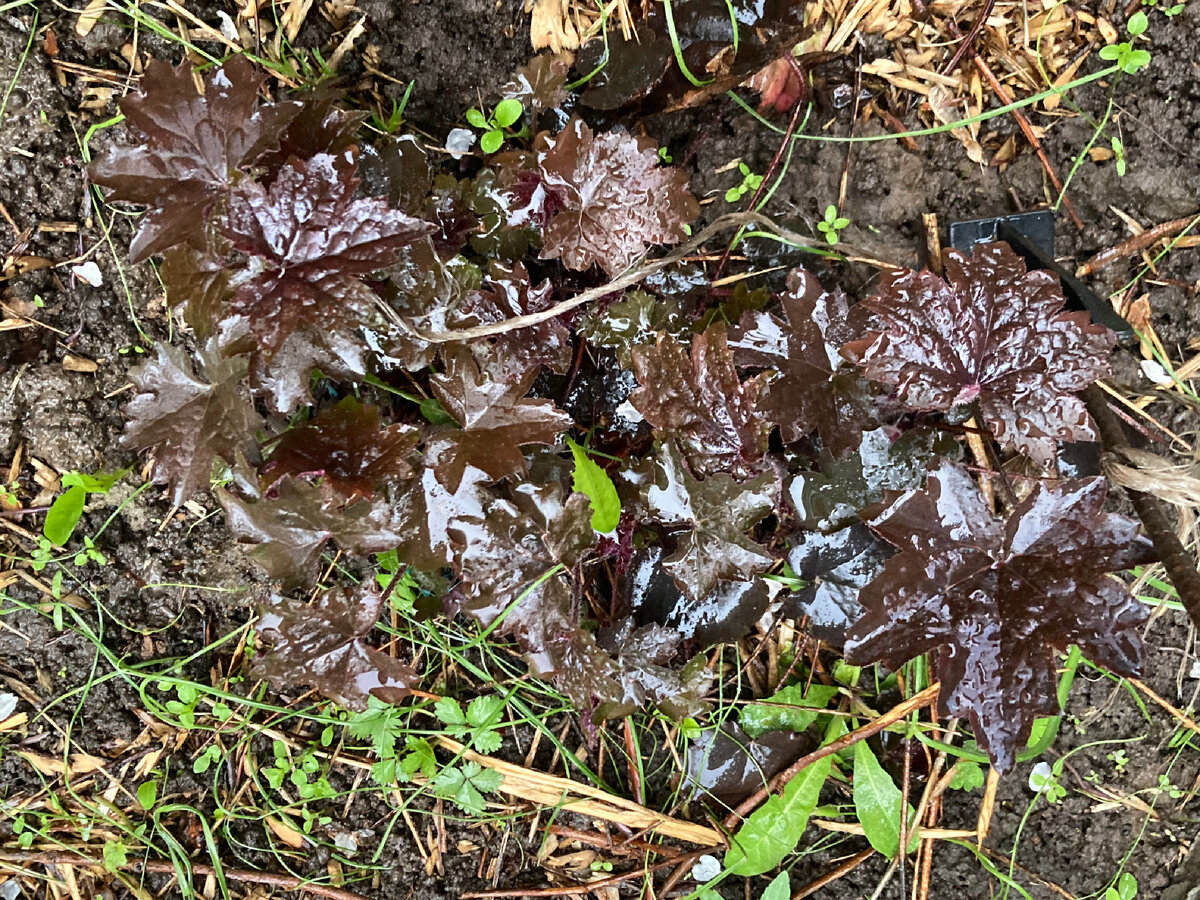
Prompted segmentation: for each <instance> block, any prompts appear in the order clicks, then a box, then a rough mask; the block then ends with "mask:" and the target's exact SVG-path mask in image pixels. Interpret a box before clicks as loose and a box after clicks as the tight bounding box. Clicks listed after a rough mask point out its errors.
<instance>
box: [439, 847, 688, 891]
mask: <svg viewBox="0 0 1200 900" xmlns="http://www.w3.org/2000/svg"><path fill="white" fill-rule="evenodd" d="M707 852H708V850H707V849H704V850H694V851H692V852H691V853H688V854H686V856H688V857H691V860H690V861H691V862H695V861H696V860H698V859H699V858H700V857H701V856H703V855H704V854H705V853H707ZM679 860H680V857H678V856H673V857H671V858H670V859H664V860H660V861H659V862H656V863H652V864H650V865H648V866H644V867H643V868H640V869H633V870H631V871H629V872H626V873H624V874H623V875H612V876H610V877H608V878H601V879H600V880H598V881H589V882H587V883H586V884H563V885H558V886H557V887H549V888H517V889H516V890H505V891H467V892H466V893H465V894H459V896H460V897H462V898H463V900H467V898H469V897H475V898H484V897H565V896H568V895H570V894H588V893H592V892H594V891H598V890H600V889H601V888H606V887H615V886H616V885H618V884H624V883H625V882H626V881H629V880H630V879H631V878H638V877H639V876H641V875H644V874H646V873H647V872H653V871H654V870H656V869H663V868H666V867H667V866H673V865H675V864H676V863H677V862H679ZM687 861H688V860H685V864H686V862H687Z"/></svg>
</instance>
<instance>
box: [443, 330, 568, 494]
mask: <svg viewBox="0 0 1200 900" xmlns="http://www.w3.org/2000/svg"><path fill="white" fill-rule="evenodd" d="M446 356H447V359H446V371H445V372H444V373H442V374H440V375H437V376H435V377H434V378H433V379H432V382H431V385H432V387H433V393H434V396H435V397H437V399H438V401H439V402H440V403H441V404H442V407H443V408H444V409H445V410H446V412H448V413H449V414H450V416H451V417H452V418H453V419H454V421H455V422H457V423H458V424H459V426H460V428H459V429H458V430H448V431H444V432H442V433H441V434H439V435H438V436H437V437H436V438H434V439H433V440H432V441H431V444H430V448H429V456H430V458H431V459H433V460H435V467H436V470H437V476H438V480H439V481H441V482H442V483H443V484H444V485H446V487H447V488H449V489H450V490H451V491H454V490H456V489H457V488H458V485H459V482H460V481H461V480H462V477H463V472H464V471H465V470H466V469H467V467H468V466H474V467H475V468H477V469H481V470H482V471H484V472H486V473H487V474H488V475H489V476H490V477H491V478H492V479H493V480H495V481H498V480H500V479H501V478H506V477H508V476H510V475H519V474H523V473H524V472H525V457H524V455H522V453H521V447H523V446H528V445H529V444H553V443H554V442H555V441H556V440H557V439H558V436H559V435H560V434H561V433H562V432H563V431H565V430H566V429H567V428H568V427H569V426H570V424H571V419H570V417H569V416H567V415H566V414H565V413H563V412H561V411H559V410H558V409H556V408H555V406H554V403H553V401H550V400H535V399H530V398H527V397H526V396H525V394H526V393H527V392H528V391H529V388H530V385H532V384H533V379H534V377H535V376H536V375H537V372H536V371H530V372H527V373H526V374H525V375H524V376H523V377H522V378H520V379H518V380H517V381H514V382H505V381H497V380H495V379H493V378H492V377H491V375H490V374H489V373H488V372H485V371H482V370H481V369H480V368H479V364H478V363H477V362H476V361H475V358H474V357H473V356H472V355H471V353H470V352H469V351H467V350H465V349H464V348H455V349H454V350H450V351H448V352H447V354H446Z"/></svg>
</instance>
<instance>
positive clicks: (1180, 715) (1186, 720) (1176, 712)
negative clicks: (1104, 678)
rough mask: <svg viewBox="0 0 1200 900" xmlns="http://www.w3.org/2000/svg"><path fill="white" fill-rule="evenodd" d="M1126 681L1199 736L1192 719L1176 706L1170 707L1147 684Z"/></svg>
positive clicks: (1197, 728) (1198, 729) (1198, 726)
mask: <svg viewBox="0 0 1200 900" xmlns="http://www.w3.org/2000/svg"><path fill="white" fill-rule="evenodd" d="M1128 681H1129V683H1130V684H1132V685H1133V686H1134V687H1135V688H1137V689H1138V690H1139V691H1141V692H1142V693H1143V694H1145V695H1146V696H1147V697H1149V698H1150V699H1151V700H1153V701H1154V702H1155V703H1157V704H1158V705H1159V706H1161V707H1162V708H1163V709H1165V710H1166V711H1167V712H1169V713H1170V714H1171V715H1172V716H1174V717H1175V718H1176V719H1178V720H1179V724H1180V725H1182V726H1183V727H1185V728H1189V729H1191V730H1192V731H1194V732H1196V734H1200V725H1197V724H1196V723H1195V722H1194V721H1193V720H1192V718H1191V717H1190V716H1188V714H1187V713H1185V712H1184V711H1183V710H1182V709H1179V708H1178V707H1176V706H1172V705H1171V704H1170V703H1169V702H1168V701H1167V700H1165V699H1163V698H1162V697H1161V696H1159V695H1158V694H1157V693H1156V692H1155V691H1154V689H1153V688H1151V687H1150V686H1149V685H1147V684H1144V683H1143V682H1141V681H1140V680H1139V679H1137V678H1130V679H1128Z"/></svg>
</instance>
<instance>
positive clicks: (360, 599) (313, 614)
mask: <svg viewBox="0 0 1200 900" xmlns="http://www.w3.org/2000/svg"><path fill="white" fill-rule="evenodd" d="M382 606H383V598H382V596H380V594H379V592H378V591H377V590H375V588H374V587H373V586H371V583H370V582H369V581H363V582H362V584H360V585H358V586H357V587H354V588H336V589H334V590H331V591H325V592H323V593H321V594H319V595H318V596H317V598H316V600H315V601H314V602H312V603H306V602H304V601H303V600H296V599H293V598H290V597H282V596H279V595H278V594H275V595H272V603H271V605H269V606H266V607H264V608H263V610H262V618H261V619H259V622H258V624H257V625H256V626H255V632H256V634H257V636H258V640H259V641H261V642H262V644H264V645H265V649H263V648H262V647H261V645H260V650H259V652H258V653H257V654H255V657H254V669H255V672H256V674H257V675H259V676H260V677H262V678H266V679H269V680H271V681H274V682H275V683H276V684H287V685H295V684H308V685H312V686H313V687H314V688H316V689H317V690H318V691H320V692H321V694H323V695H324V696H326V697H328V698H329V699H331V700H333V701H334V702H335V703H338V704H339V705H341V706H344V707H346V708H347V709H353V710H365V709H367V706H368V700H369V699H370V698H371V697H375V698H377V699H378V700H382V701H384V702H385V703H396V702H398V701H400V700H402V699H404V698H405V697H407V696H409V694H411V693H412V688H413V687H415V686H416V685H417V684H418V682H419V681H420V679H419V678H418V676H417V673H416V672H414V671H413V670H412V669H411V668H409V667H408V666H406V665H404V664H403V663H401V662H400V661H399V660H397V659H394V658H393V657H391V656H388V654H386V653H383V652H381V651H379V650H376V649H375V648H374V647H371V646H370V645H369V644H368V643H367V642H366V640H365V638H366V636H367V635H368V634H370V632H371V629H372V628H374V627H375V623H376V622H378V621H379V613H380V610H381V608H382Z"/></svg>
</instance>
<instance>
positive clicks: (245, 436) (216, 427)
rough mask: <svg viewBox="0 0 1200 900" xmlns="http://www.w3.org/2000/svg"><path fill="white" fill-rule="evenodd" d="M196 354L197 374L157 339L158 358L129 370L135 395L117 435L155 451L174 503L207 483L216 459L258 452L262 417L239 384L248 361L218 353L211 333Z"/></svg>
mask: <svg viewBox="0 0 1200 900" xmlns="http://www.w3.org/2000/svg"><path fill="white" fill-rule="evenodd" d="M200 360H201V363H202V368H203V376H204V377H203V380H202V379H201V378H200V376H199V375H198V374H197V373H196V371H195V369H194V367H193V365H192V362H191V360H190V359H188V356H187V353H186V352H185V351H184V350H182V349H181V348H179V347H172V346H171V345H169V344H159V345H158V356H157V358H156V359H153V360H151V361H149V362H147V363H145V364H144V365H142V366H139V367H137V368H135V369H133V370H131V371H130V373H129V377H130V379H131V380H132V381H133V383H134V384H135V385H136V386H137V389H138V393H137V395H136V396H135V397H134V398H133V399H132V400H131V401H130V402H129V404H128V405H127V406H126V407H125V415H126V418H127V419H128V422H127V424H126V426H125V435H124V438H123V441H124V443H125V444H127V445H129V446H132V447H136V448H137V449H139V450H152V451H153V452H154V457H155V461H156V464H157V465H156V470H155V471H156V476H157V478H158V479H159V480H160V481H166V482H167V483H169V484H170V485H171V488H172V493H171V497H172V501H173V502H174V503H175V505H177V506H178V505H179V504H181V503H183V502H184V501H185V500H187V499H189V498H190V497H191V496H192V495H193V494H195V493H196V492H197V491H199V490H203V489H206V488H207V487H208V486H209V480H210V478H211V476H212V467H213V461H214V460H215V459H217V458H218V457H219V458H220V459H223V460H224V461H225V462H227V463H229V464H230V465H233V464H234V463H236V462H237V457H238V454H239V453H244V454H246V455H247V456H253V455H254V454H255V453H256V452H257V451H256V448H255V445H254V433H255V431H256V430H257V429H258V427H259V425H260V422H261V420H260V419H259V416H258V413H256V412H255V411H254V406H253V405H252V404H251V403H250V397H249V392H248V391H247V389H246V387H245V384H244V383H243V378H244V376H245V374H246V360H245V359H243V358H240V357H232V358H229V357H224V356H222V355H221V351H220V348H219V346H218V345H217V342H216V341H215V339H214V340H212V341H209V343H208V345H207V346H206V347H205V349H204V351H203V352H202V353H201V354H200Z"/></svg>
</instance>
